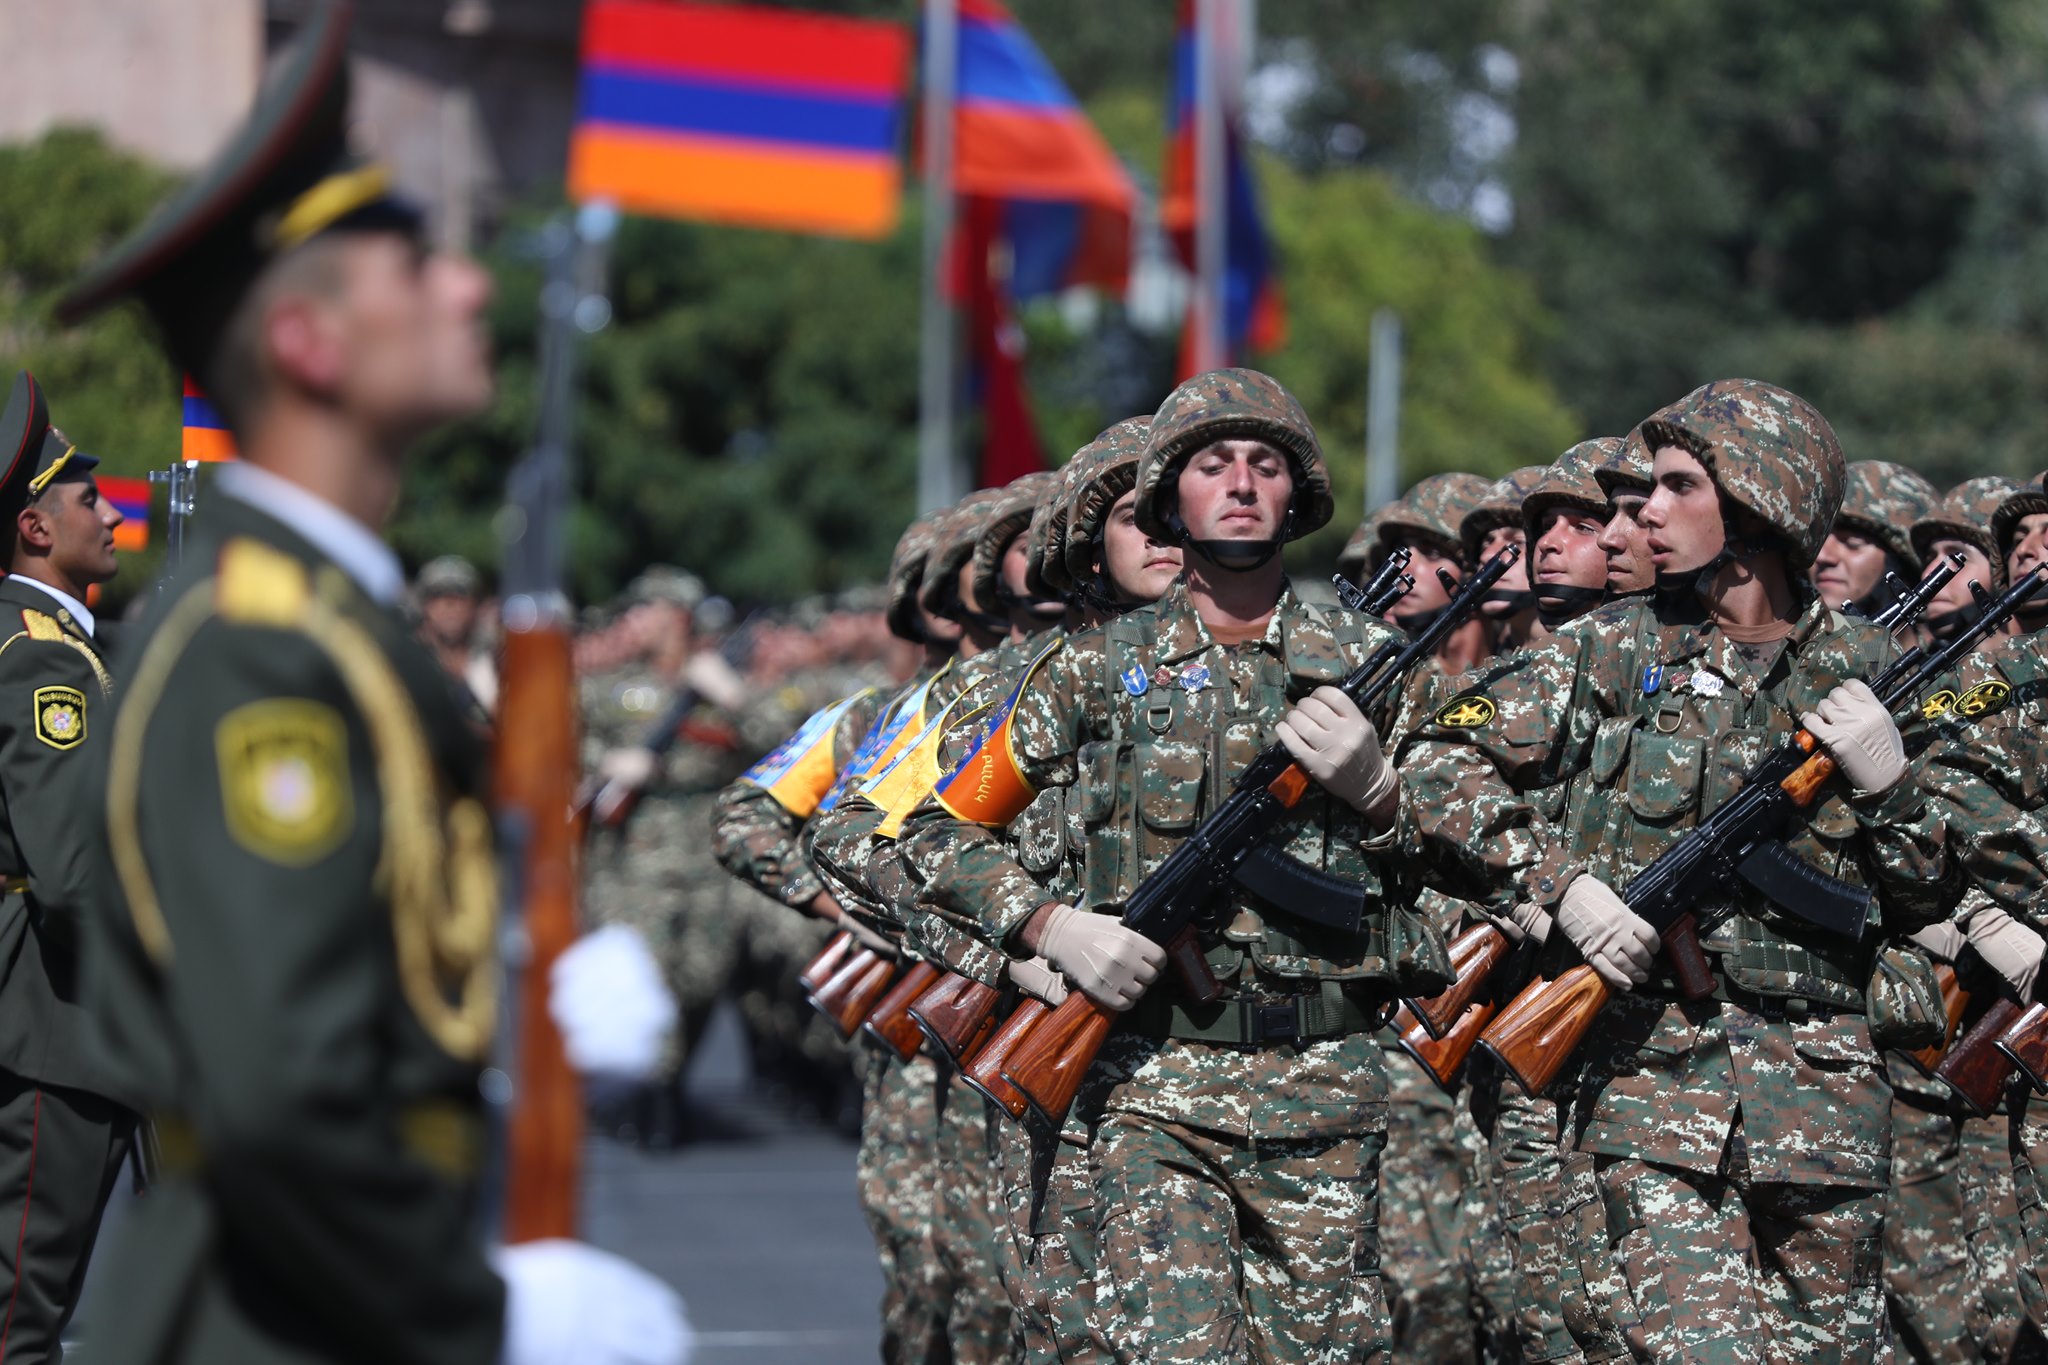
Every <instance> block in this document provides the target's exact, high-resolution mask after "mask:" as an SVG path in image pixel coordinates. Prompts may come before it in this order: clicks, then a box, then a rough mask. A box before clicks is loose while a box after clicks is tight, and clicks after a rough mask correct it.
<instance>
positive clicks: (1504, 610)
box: [1458, 464, 1548, 654]
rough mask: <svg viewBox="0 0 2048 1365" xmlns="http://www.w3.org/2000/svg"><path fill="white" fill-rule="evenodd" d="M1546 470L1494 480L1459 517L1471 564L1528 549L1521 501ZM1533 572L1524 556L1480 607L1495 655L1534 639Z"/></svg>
mask: <svg viewBox="0 0 2048 1365" xmlns="http://www.w3.org/2000/svg"><path fill="white" fill-rule="evenodd" d="M1547 470H1548V466H1546V465H1540V464H1539V465H1529V466H1526V467H1525V468H1522V469H1517V470H1515V471H1514V472H1513V473H1512V474H1508V475H1506V476H1505V477H1503V478H1500V479H1497V480H1495V481H1494V484H1493V486H1492V487H1491V488H1489V489H1488V490H1487V492H1486V496H1485V497H1484V498H1482V499H1480V500H1479V502H1478V503H1477V504H1475V505H1474V506H1473V507H1472V509H1471V510H1470V511H1468V512H1466V513H1465V515H1464V517H1463V518H1462V519H1460V521H1459V522H1458V543H1459V545H1460V546H1461V547H1462V548H1463V550H1464V555H1465V563H1466V564H1467V565H1468V566H1469V565H1479V564H1484V563H1485V562H1486V561H1487V560H1488V559H1490V558H1492V557H1493V556H1494V555H1496V554H1498V553H1500V552H1501V551H1502V550H1504V549H1506V548H1508V547H1509V546H1511V545H1512V546H1514V547H1515V548H1516V549H1518V550H1526V549H1527V548H1528V545H1527V541H1526V533H1525V531H1524V529H1523V526H1522V499H1523V498H1525V497H1527V496H1528V493H1529V490H1530V489H1531V488H1534V487H1535V486H1536V481H1537V480H1538V479H1541V478H1542V477H1543V475H1544V474H1545V473H1546V472H1547ZM1533 571H1534V566H1533V564H1532V563H1531V562H1530V557H1529V556H1528V555H1526V554H1524V555H1523V556H1522V557H1521V558H1519V559H1517V560H1516V561H1515V562H1514V564H1513V566H1512V567H1510V568H1509V569H1508V571H1507V572H1506V573H1504V574H1502V575H1501V577H1500V582H1498V583H1496V584H1494V585H1493V587H1491V588H1489V589H1488V590H1487V593H1486V596H1485V598H1484V599H1483V600H1482V601H1481V602H1480V603H1479V616H1480V619H1481V620H1483V621H1485V622H1486V623H1487V624H1488V625H1490V626H1492V627H1493V640H1492V649H1493V652H1494V653H1495V654H1505V653H1507V652H1508V651H1509V650H1511V649H1520V648H1521V647H1522V646H1523V645H1525V644H1527V643H1529V641H1530V639H1531V638H1533V636H1534V635H1535V632H1536V627H1537V624H1538V622H1537V617H1536V595H1535V594H1534V593H1533V592H1531V591H1530V590H1529V575H1530V574H1531V573H1532V572H1533Z"/></svg>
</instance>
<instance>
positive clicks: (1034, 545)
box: [1024, 446, 1090, 598]
mask: <svg viewBox="0 0 2048 1365" xmlns="http://www.w3.org/2000/svg"><path fill="white" fill-rule="evenodd" d="M1089 449H1090V448H1089V447H1088V446H1082V447H1081V448H1080V449H1079V450H1077V451H1075V452H1074V455H1073V458H1072V459H1070V460H1068V461H1067V462H1066V463H1065V464H1063V465H1061V466H1060V469H1059V473H1058V476H1057V479H1056V481H1055V483H1054V485H1053V490H1052V496H1050V497H1049V498H1047V499H1046V500H1045V501H1044V502H1042V503H1040V504H1039V507H1038V510H1037V511H1036V512H1035V513H1033V514H1032V517H1031V527H1030V530H1029V531H1028V532H1027V533H1026V535H1027V544H1026V547H1025V554H1026V555H1027V556H1028V557H1029V558H1030V561H1031V565H1030V567H1029V568H1028V569H1026V570H1025V574H1024V584H1025V587H1026V589H1027V590H1028V591H1029V592H1030V593H1031V594H1032V595H1033V596H1034V597H1041V598H1050V597H1059V598H1064V597H1066V596H1067V595H1068V594H1069V593H1071V592H1072V591H1073V589H1074V583H1073V580H1072V579H1070V578H1069V577H1068V576H1067V517H1068V514H1069V513H1070V512H1071V510H1072V508H1073V504H1074V489H1075V488H1076V487H1077V486H1079V484H1080V482H1081V479H1082V477H1083V476H1084V475H1085V474H1086V473H1087V472H1088V468H1089V465H1090V459H1089Z"/></svg>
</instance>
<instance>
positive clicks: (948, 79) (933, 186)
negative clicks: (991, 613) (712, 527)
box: [917, 0, 960, 512]
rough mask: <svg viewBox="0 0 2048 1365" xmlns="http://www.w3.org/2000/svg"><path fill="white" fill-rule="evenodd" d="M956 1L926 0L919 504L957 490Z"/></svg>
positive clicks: (936, 503)
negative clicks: (950, 280) (950, 268)
mask: <svg viewBox="0 0 2048 1365" xmlns="http://www.w3.org/2000/svg"><path fill="white" fill-rule="evenodd" d="M958 3H959V0H924V43H925V48H924V253H923V262H922V287H923V298H922V308H921V315H922V316H921V323H920V328H919V339H918V386H917V507H918V510H919V511H920V512H929V511H931V510H933V509H934V508H938V507H944V506H946V505H947V504H948V503H951V502H953V501H954V500H955V499H957V498H958V497H959V496H960V492H959V489H958V486H957V478H956V470H955V468H954V462H953V399H954V382H953V308H952V304H951V303H950V302H949V301H948V300H947V298H946V289H945V280H944V278H943V276H944V273H945V268H946V234H947V232H948V231H949V230H950V229H951V228H952V226H953V94H954V90H955V88H956V87H957V86H958V84H959V81H958V78H957V74H956V73H957V71H958V67H959V55H960V16H959V11H958V9H957V8H956V6H957V5H958Z"/></svg>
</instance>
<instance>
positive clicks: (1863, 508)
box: [1835, 460, 1941, 577]
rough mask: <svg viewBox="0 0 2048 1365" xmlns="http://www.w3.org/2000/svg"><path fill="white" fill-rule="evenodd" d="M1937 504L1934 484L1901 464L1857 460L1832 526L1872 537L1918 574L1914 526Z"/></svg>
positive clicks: (1849, 472)
mask: <svg viewBox="0 0 2048 1365" xmlns="http://www.w3.org/2000/svg"><path fill="white" fill-rule="evenodd" d="M1940 501H1941V494H1940V493H1939V492H1937V491H1936V490H1935V487H1934V485H1933V484H1931V483H1929V482H1927V480H1925V479H1923V478H1921V477H1920V476H1919V475H1918V474H1916V473H1914V472H1913V471H1912V470H1910V469H1908V468H1906V467H1905V466H1904V465H1902V464H1892V463H1889V462H1888V461H1885V460H1858V461H1856V462H1855V463H1854V464H1852V465H1850V466H1849V470H1848V482H1847V485H1846V486H1845V487H1844V489H1843V492H1842V510H1841V511H1840V512H1838V513H1836V514H1835V527H1836V529H1837V530H1841V529H1852V530H1856V531H1860V532H1862V533H1863V534H1864V535H1867V536H1870V537H1872V538H1874V539H1875V540H1877V541H1878V543H1879V544H1881V545H1883V546H1884V548H1885V549H1886V550H1887V551H1889V552H1890V553H1891V554H1892V555H1894V556H1896V557H1897V558H1898V559H1899V560H1900V561H1902V562H1903V563H1905V564H1907V565H1909V566H1910V567H1911V568H1912V571H1913V573H1914V574H1917V573H1919V571H1920V563H1921V557H1920V554H1919V552H1918V551H1916V550H1915V549H1914V548H1913V523H1914V522H1916V521H1919V520H1920V519H1921V518H1922V517H1924V516H1927V515H1928V514H1929V513H1931V512H1932V511H1933V510H1934V508H1935V506H1936V504H1938V503H1939V502H1940ZM1907 576H1908V577H1911V576H1912V575H1911V574H1909V575H1907Z"/></svg>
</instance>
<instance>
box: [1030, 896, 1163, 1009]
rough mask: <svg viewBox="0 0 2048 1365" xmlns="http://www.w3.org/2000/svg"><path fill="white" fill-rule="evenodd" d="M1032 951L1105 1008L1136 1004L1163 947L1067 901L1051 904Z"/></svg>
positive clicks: (1155, 974) (1155, 972)
mask: <svg viewBox="0 0 2048 1365" xmlns="http://www.w3.org/2000/svg"><path fill="white" fill-rule="evenodd" d="M1038 950H1039V952H1040V954H1041V955H1043V956H1044V958H1045V960H1046V961H1047V962H1048V963H1050V964H1051V965H1052V966H1054V967H1056V968H1058V969H1059V970H1060V971H1061V972H1062V973H1064V974H1065V975H1066V978H1067V981H1068V983H1069V984H1071V985H1072V987H1073V988H1074V989H1075V990H1077V991H1079V992H1081V994H1083V995H1085V996H1087V997H1088V998H1089V999H1090V1000H1093V1001H1094V1002H1095V1003H1096V1004H1098V1005H1100V1006H1102V1007H1103V1008H1104V1009H1106V1010H1117V1011H1123V1010H1127V1009H1129V1008H1130V1007H1131V1006H1133V1005H1135V1004H1137V1003H1138V997H1139V996H1141V995H1143V994H1144V993H1145V988H1146V987H1147V986H1149V985H1151V984H1152V982H1153V980H1154V979H1155V978H1157V977H1158V975H1159V969H1160V968H1161V967H1163V966H1165V965H1166V950H1165V949H1164V948H1162V947H1160V946H1159V945H1158V944H1156V943H1154V942H1153V941H1152V940H1151V939H1149V938H1146V937H1145V936H1144V935H1143V934H1140V933H1137V932H1135V931H1133V930H1130V929H1126V928H1124V927H1123V925H1121V924H1119V923H1117V922H1116V920H1115V919H1113V918H1111V917H1110V916H1108V915H1091V914H1089V913H1088V912H1087V911H1085V910H1076V909H1075V908H1074V907H1073V906H1071V905H1055V906H1054V907H1053V908H1052V913H1051V914H1050V915H1048V916H1046V921H1045V930H1044V932H1043V933H1041V934H1040V935H1039V936H1038Z"/></svg>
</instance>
